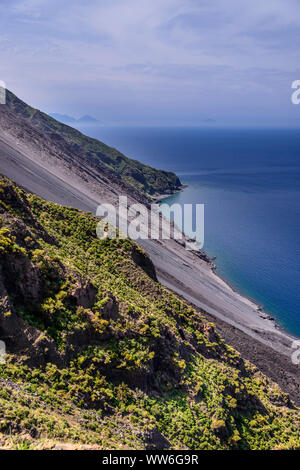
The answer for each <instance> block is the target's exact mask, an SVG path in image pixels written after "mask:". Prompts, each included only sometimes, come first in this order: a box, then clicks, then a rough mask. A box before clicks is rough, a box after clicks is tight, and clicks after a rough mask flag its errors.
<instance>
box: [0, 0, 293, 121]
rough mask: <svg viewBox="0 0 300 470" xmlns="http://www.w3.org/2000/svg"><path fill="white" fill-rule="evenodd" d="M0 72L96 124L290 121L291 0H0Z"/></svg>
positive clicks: (23, 93)
mask: <svg viewBox="0 0 300 470" xmlns="http://www.w3.org/2000/svg"><path fill="white" fill-rule="evenodd" d="M0 6H2V9H1V14H0V59H1V62H0V80H4V81H5V83H6V85H7V87H8V88H9V89H11V90H12V91H13V92H14V93H16V94H17V95H18V96H19V97H20V98H22V99H24V100H25V101H26V102H28V103H29V104H31V105H33V106H34V107H36V108H38V109H41V110H43V111H45V112H49V113H62V114H69V115H71V116H74V117H79V116H81V115H83V114H90V115H92V116H94V117H96V118H97V119H99V120H100V121H101V122H102V123H103V124H105V125H170V126H173V125H174V126H177V125H195V126H198V125H199V126H218V125H220V126H226V125H230V126H240V125H243V126H256V125H257V126H293V127H295V126H300V105H298V106H297V105H294V104H292V102H291V94H292V89H291V84H292V82H293V81H294V80H300V60H299V59H300V57H299V56H300V49H299V45H300V1H299V0H251V1H249V0H152V1H150V0H80V1H79V0H0Z"/></svg>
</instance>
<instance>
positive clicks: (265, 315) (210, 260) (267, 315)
mask: <svg viewBox="0 0 300 470" xmlns="http://www.w3.org/2000/svg"><path fill="white" fill-rule="evenodd" d="M188 187H189V186H188V185H187V184H185V185H182V187H181V188H180V189H179V190H175V191H173V192H172V193H170V194H162V195H160V196H158V197H157V198H156V202H157V203H160V204H162V203H163V201H164V200H165V199H168V198H169V197H171V196H172V195H174V194H176V193H178V192H182V191H184V190H185V189H186V188H188ZM183 236H184V239H185V240H188V241H189V240H190V239H189V237H188V236H187V235H186V234H185V233H184V232H183ZM199 253H201V255H199ZM195 255H196V256H198V257H199V258H200V259H201V260H203V261H205V262H206V263H207V264H208V266H209V267H210V269H211V271H212V272H213V274H214V275H215V276H216V277H218V278H219V279H220V281H222V282H223V283H225V284H226V285H227V286H228V287H229V289H231V290H232V292H233V293H235V294H236V295H238V296H241V297H243V298H245V299H247V300H248V301H249V302H250V303H251V304H252V305H253V306H254V308H255V310H256V313H257V315H258V316H259V317H260V318H262V319H263V320H267V321H269V322H272V323H273V325H274V327H275V328H276V329H277V330H278V331H280V332H281V333H283V334H286V335H288V336H290V337H292V338H293V339H295V340H297V339H299V338H298V337H297V336H296V335H294V334H293V333H291V332H289V331H287V330H286V329H285V328H284V327H283V325H281V324H280V322H279V321H278V320H276V319H275V317H274V316H273V315H272V312H268V311H266V310H264V308H263V305H261V304H260V303H259V302H258V301H257V300H256V299H255V298H254V297H251V296H249V295H247V294H245V293H243V292H241V291H240V290H239V289H238V288H237V287H235V285H234V284H233V283H231V282H230V281H229V280H228V279H227V278H226V277H225V276H223V275H222V274H220V273H219V272H218V269H220V268H219V267H218V263H217V262H215V260H216V259H217V257H216V256H211V255H208V253H207V252H206V251H205V250H203V249H201V250H200V252H199V251H198V252H195Z"/></svg>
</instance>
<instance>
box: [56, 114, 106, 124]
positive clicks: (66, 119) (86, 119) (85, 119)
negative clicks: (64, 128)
mask: <svg viewBox="0 0 300 470" xmlns="http://www.w3.org/2000/svg"><path fill="white" fill-rule="evenodd" d="M49 116H51V117H53V118H54V119H56V120H57V121H60V122H62V123H64V124H76V123H80V124H83V123H86V124H91V123H96V122H100V121H98V119H96V118H94V117H92V116H89V115H88V114H85V115H84V116H82V117H81V118H79V119H76V118H74V117H72V116H69V115H68V114H59V113H50V114H49Z"/></svg>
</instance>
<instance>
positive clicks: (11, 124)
mask: <svg viewBox="0 0 300 470" xmlns="http://www.w3.org/2000/svg"><path fill="white" fill-rule="evenodd" d="M0 124H1V129H2V130H5V131H7V132H8V133H10V134H12V135H13V136H14V138H15V139H17V140H18V141H19V142H20V143H24V144H26V145H29V144H31V145H33V147H36V148H38V149H39V151H40V152H41V151H42V152H44V153H47V154H49V155H51V154H55V155H56V157H61V158H63V159H64V161H65V162H64V163H66V164H69V165H70V166H72V167H73V166H74V165H76V164H77V165H79V166H81V165H87V166H88V167H90V168H94V169H95V170H97V171H98V172H99V173H100V174H102V175H103V176H105V177H106V178H108V179H109V180H111V181H112V182H113V183H116V184H117V183H119V184H120V185H123V186H124V188H125V192H128V193H130V190H131V191H132V190H133V191H135V192H137V193H141V194H144V195H146V196H155V195H158V194H162V193H171V192H173V191H174V190H176V189H178V188H180V186H181V183H180V180H179V178H178V177H177V176H176V175H175V174H174V173H171V172H167V171H160V170H156V169H154V168H151V167H149V166H147V165H143V164H142V163H140V162H138V161H135V160H132V159H130V158H127V157H126V156H125V155H123V154H122V153H120V152H119V151H118V150H116V149H114V148H111V147H109V146H108V145H105V144H104V143H102V142H100V141H99V140H96V139H92V138H90V137H87V136H85V135H83V134H81V133H80V132H79V131H77V130H76V129H74V128H72V127H69V126H67V125H66V124H63V123H61V122H59V121H56V120H55V119H53V118H52V117H50V116H48V115H47V114H45V113H42V112H41V111H39V110H37V109H33V108H32V107H30V106H28V105H27V104H26V103H24V102H23V101H21V100H20V99H19V98H17V97H16V96H15V95H14V94H13V93H11V92H10V91H7V100H6V105H5V106H3V105H2V106H0ZM126 190H127V191H126Z"/></svg>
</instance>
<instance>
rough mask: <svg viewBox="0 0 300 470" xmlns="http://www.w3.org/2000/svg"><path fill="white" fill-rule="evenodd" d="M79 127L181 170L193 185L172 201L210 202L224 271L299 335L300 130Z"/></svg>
mask: <svg viewBox="0 0 300 470" xmlns="http://www.w3.org/2000/svg"><path fill="white" fill-rule="evenodd" d="M81 130H83V131H84V132H85V133H88V134H89V135H91V136H93V137H97V138H99V139H100V140H103V141H104V142H106V143H108V144H109V145H112V146H114V147H116V148H118V149H119V150H120V151H122V152H123V153H124V154H126V155H127V156H129V157H132V158H135V159H137V160H140V161H142V162H145V163H147V164H150V165H152V166H154V167H157V168H161V169H165V170H172V171H174V172H176V173H177V174H178V175H179V176H180V178H181V181H182V182H183V183H185V184H187V185H188V187H187V188H186V189H185V190H184V191H182V192H180V193H177V194H175V195H173V196H171V197H170V198H168V200H169V201H170V202H177V203H180V204H184V203H195V204H196V203H204V204H205V245H204V249H205V250H206V251H207V253H208V254H210V255H215V256H217V259H216V264H217V266H218V272H219V274H220V275H222V276H223V277H224V278H225V279H226V280H228V281H229V282H230V283H231V284H232V285H233V286H234V287H235V288H236V289H238V290H239V291H240V292H241V293H243V294H245V295H247V296H249V297H251V298H253V299H255V300H256V301H257V302H258V303H259V304H261V305H262V306H263V307H264V309H265V310H266V311H268V312H269V313H271V314H272V315H273V316H274V317H275V318H276V320H277V321H278V323H279V324H280V325H281V326H282V327H284V328H285V329H286V330H288V331H290V332H291V333H293V334H294V335H296V336H299V337H300V242H299V240H300V130H297V129H294V130H287V129H273V130H271V129H259V130H258V129H249V130H243V129H216V128H213V129H210V128H207V129H204V128H124V127H123V128H116V127H115V128H107V127H90V128H88V129H87V128H82V129H81Z"/></svg>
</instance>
